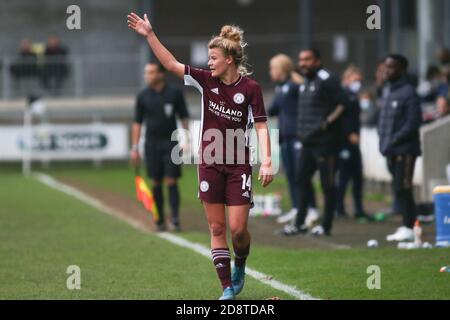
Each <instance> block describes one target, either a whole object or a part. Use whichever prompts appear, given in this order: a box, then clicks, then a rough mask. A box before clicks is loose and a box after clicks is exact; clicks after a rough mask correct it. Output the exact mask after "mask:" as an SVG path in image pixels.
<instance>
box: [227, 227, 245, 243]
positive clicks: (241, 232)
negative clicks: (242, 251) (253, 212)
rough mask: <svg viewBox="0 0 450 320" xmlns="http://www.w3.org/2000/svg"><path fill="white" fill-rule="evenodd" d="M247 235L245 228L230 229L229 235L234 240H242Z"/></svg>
mask: <svg viewBox="0 0 450 320" xmlns="http://www.w3.org/2000/svg"><path fill="white" fill-rule="evenodd" d="M247 235H248V231H247V229H245V228H236V229H232V230H231V237H232V238H233V240H234V241H237V242H239V241H242V240H244V239H245V237H246V236H247Z"/></svg>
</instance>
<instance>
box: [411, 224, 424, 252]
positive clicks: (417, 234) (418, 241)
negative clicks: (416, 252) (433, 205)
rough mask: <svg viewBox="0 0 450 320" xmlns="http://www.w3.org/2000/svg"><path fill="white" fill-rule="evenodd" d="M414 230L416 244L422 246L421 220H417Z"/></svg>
mask: <svg viewBox="0 0 450 320" xmlns="http://www.w3.org/2000/svg"><path fill="white" fill-rule="evenodd" d="M413 232H414V244H415V245H416V246H417V247H419V246H422V227H421V226H420V222H419V220H416V223H415V224H414V229H413Z"/></svg>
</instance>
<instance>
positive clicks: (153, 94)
mask: <svg viewBox="0 0 450 320" xmlns="http://www.w3.org/2000/svg"><path fill="white" fill-rule="evenodd" d="M176 116H178V117H179V118H180V119H184V118H188V117H189V114H188V110H187V107H186V102H185V100H184V96H183V93H182V91H181V90H180V89H178V88H177V87H175V86H173V85H171V84H166V85H165V86H164V88H163V89H162V90H161V91H160V92H158V91H155V90H153V89H151V88H150V87H147V88H146V89H144V90H142V91H141V92H140V93H139V95H138V96H137V99H136V107H135V118H134V121H135V122H137V123H140V124H142V123H143V122H144V123H145V126H146V128H147V129H146V130H147V131H146V139H149V140H151V139H164V140H165V139H167V140H169V141H170V138H171V136H172V132H173V131H174V130H176V129H177V123H176Z"/></svg>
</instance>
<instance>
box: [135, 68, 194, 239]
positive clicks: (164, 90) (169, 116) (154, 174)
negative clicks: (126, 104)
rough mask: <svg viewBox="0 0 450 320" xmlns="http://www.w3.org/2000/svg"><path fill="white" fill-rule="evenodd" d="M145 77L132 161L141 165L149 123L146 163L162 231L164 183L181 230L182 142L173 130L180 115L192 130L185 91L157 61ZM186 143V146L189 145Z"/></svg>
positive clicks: (138, 101)
mask: <svg viewBox="0 0 450 320" xmlns="http://www.w3.org/2000/svg"><path fill="white" fill-rule="evenodd" d="M144 78H145V82H146V84H147V87H146V88H145V89H144V90H142V91H141V92H140V93H139V95H138V96H137V99H136V106H135V117H134V123H133V128H132V144H133V145H132V149H131V160H132V163H133V164H134V165H135V166H137V165H139V162H140V156H139V151H138V145H139V139H140V137H141V128H142V124H143V123H144V124H145V127H146V133H145V164H146V168H147V174H148V176H149V178H151V180H152V192H153V196H154V198H155V202H156V206H157V208H158V211H159V215H160V219H159V222H158V224H157V229H158V231H165V230H166V225H165V218H164V195H163V182H164V183H165V184H166V185H167V188H168V191H169V203H170V208H171V213H172V216H171V220H170V228H171V229H172V230H175V231H180V220H179V207H180V195H179V191H178V184H177V181H178V178H180V177H181V166H180V165H179V164H174V162H173V161H172V159H171V153H172V150H173V149H174V148H177V147H178V141H172V140H171V137H172V133H173V132H174V130H176V129H177V122H176V118H177V117H178V118H179V119H180V120H181V124H182V127H183V129H185V130H188V127H189V122H188V118H189V114H188V110H187V108H186V102H185V99H184V96H183V93H182V91H181V90H180V89H179V88H177V87H175V86H174V85H172V84H170V83H167V82H166V79H165V69H164V67H163V66H162V65H160V64H159V63H156V62H151V63H148V64H147V65H146V66H145V70H144ZM187 145H188V142H186V141H185V142H184V146H183V147H187Z"/></svg>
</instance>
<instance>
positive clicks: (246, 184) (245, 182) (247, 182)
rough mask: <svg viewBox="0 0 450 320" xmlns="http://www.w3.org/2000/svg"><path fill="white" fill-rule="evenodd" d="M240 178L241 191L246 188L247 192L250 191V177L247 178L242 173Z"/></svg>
mask: <svg viewBox="0 0 450 320" xmlns="http://www.w3.org/2000/svg"><path fill="white" fill-rule="evenodd" d="M241 178H242V190H245V189H246V188H248V191H252V175H251V174H249V175H248V177H247V175H246V174H245V173H244V174H242V176H241Z"/></svg>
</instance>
